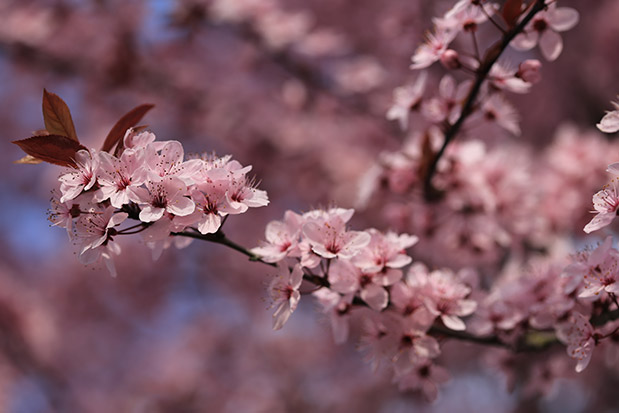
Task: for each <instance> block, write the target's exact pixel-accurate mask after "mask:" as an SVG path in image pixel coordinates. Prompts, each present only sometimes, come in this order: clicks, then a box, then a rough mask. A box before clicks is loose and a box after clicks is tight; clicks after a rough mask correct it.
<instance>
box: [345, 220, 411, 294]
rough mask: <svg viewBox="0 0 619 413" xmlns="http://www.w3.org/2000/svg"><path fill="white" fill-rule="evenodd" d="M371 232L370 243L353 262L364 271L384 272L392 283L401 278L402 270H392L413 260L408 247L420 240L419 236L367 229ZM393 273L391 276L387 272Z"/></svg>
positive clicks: (387, 279) (387, 282) (387, 283)
mask: <svg viewBox="0 0 619 413" xmlns="http://www.w3.org/2000/svg"><path fill="white" fill-rule="evenodd" d="M367 232H368V233H369V234H370V236H371V238H370V243H369V244H368V245H367V246H366V247H365V248H364V249H363V250H361V252H360V253H359V254H357V255H356V256H355V257H354V258H353V263H354V264H355V265H356V266H358V267H359V268H361V269H362V270H363V272H364V273H366V274H367V273H380V272H382V273H383V277H384V279H385V282H386V284H383V285H391V284H393V283H395V282H396V281H399V279H400V278H401V276H402V275H401V274H402V273H401V271H395V272H394V271H392V270H395V269H398V268H402V267H404V266H406V265H408V264H410V262H411V261H412V260H413V259H412V258H411V257H409V256H408V255H407V254H406V249H407V248H410V247H412V246H413V245H415V244H416V243H417V241H418V240H419V238H418V237H416V236H414V235H408V234H400V235H398V234H396V233H395V232H388V233H387V234H383V233H382V232H380V231H378V230H377V229H374V228H370V229H369V230H367ZM389 273H393V275H392V276H391V277H388V276H387V274H389Z"/></svg>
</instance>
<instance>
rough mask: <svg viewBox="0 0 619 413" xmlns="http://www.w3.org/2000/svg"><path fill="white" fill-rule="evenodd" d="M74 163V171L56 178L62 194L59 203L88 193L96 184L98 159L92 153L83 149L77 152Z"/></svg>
mask: <svg viewBox="0 0 619 413" xmlns="http://www.w3.org/2000/svg"><path fill="white" fill-rule="evenodd" d="M75 163H76V168H75V169H71V170H69V171H67V172H66V173H64V174H63V175H61V176H60V177H59V178H58V180H59V181H60V192H61V193H62V197H60V202H66V201H69V200H71V199H74V198H75V197H77V196H78V195H79V194H81V193H82V191H88V190H89V189H90V188H92V187H93V186H94V185H95V183H96V182H97V169H98V167H99V159H98V157H97V156H96V155H95V154H94V152H89V151H87V150H85V149H82V150H80V151H77V153H76V154H75Z"/></svg>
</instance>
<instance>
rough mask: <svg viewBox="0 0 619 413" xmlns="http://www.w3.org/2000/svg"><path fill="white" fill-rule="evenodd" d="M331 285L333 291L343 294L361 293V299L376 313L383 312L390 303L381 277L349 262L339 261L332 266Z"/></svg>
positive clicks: (330, 269)
mask: <svg viewBox="0 0 619 413" xmlns="http://www.w3.org/2000/svg"><path fill="white" fill-rule="evenodd" d="M329 283H330V285H331V289H332V290H333V291H337V292H339V293H342V294H353V295H354V294H355V293H356V292H357V291H359V292H360V294H359V295H360V296H361V299H362V300H363V301H365V302H366V303H367V304H368V306H370V308H371V309H373V310H375V311H381V310H382V309H384V308H385V307H387V304H388V302H389V295H388V294H387V290H385V289H384V288H383V286H382V282H381V281H380V279H379V277H378V276H376V275H375V274H366V273H363V272H362V271H361V270H360V269H359V268H357V267H355V266H354V265H353V264H352V263H351V262H350V261H347V260H342V259H340V260H337V261H335V262H334V263H333V264H332V265H331V266H330V268H329Z"/></svg>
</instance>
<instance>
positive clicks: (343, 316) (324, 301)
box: [312, 288, 354, 344]
mask: <svg viewBox="0 0 619 413" xmlns="http://www.w3.org/2000/svg"><path fill="white" fill-rule="evenodd" d="M312 295H313V296H314V297H316V299H317V300H318V303H319V304H320V305H321V307H322V312H323V313H325V314H326V315H328V317H329V322H330V324H331V331H332V333H333V340H334V341H335V343H336V344H342V343H344V342H346V340H347V339H348V332H349V323H348V319H349V318H350V310H351V308H352V300H353V298H354V294H345V295H341V294H339V293H337V292H335V291H331V290H330V289H328V288H321V289H319V290H318V291H315V292H313V293H312Z"/></svg>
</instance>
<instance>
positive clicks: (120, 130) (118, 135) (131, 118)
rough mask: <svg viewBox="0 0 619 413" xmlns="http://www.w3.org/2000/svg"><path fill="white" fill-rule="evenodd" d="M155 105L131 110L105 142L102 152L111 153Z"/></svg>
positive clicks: (115, 126) (117, 123) (116, 125)
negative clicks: (130, 129)
mask: <svg viewBox="0 0 619 413" xmlns="http://www.w3.org/2000/svg"><path fill="white" fill-rule="evenodd" d="M154 106H155V105H150V104H148V105H140V106H137V107H135V108H133V109H131V110H130V111H129V112H128V113H127V114H126V115H125V116H123V117H122V118H120V120H119V121H118V122H116V124H115V125H114V127H113V128H112V130H111V131H110V133H108V134H107V137H106V138H105V142H103V147H102V148H101V150H102V151H106V152H109V151H110V150H111V149H112V148H113V147H114V145H116V144H117V143H118V142H120V140H121V139H122V138H123V137H124V136H125V132H126V131H127V129H129V128H130V127H132V126H135V125H136V124H137V123H138V122H139V121H140V120H141V119H142V117H144V115H146V112H148V111H149V110H151V109H152V108H153V107H154Z"/></svg>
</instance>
